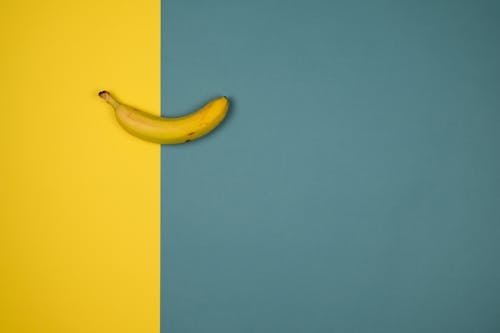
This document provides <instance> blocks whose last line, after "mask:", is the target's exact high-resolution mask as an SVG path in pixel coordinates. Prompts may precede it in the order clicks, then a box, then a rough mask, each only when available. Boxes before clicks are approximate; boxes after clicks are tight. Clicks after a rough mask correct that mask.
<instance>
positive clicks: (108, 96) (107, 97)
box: [99, 90, 120, 109]
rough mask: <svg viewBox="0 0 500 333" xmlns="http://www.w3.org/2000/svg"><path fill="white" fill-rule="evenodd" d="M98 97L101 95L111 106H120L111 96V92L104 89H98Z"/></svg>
mask: <svg viewBox="0 0 500 333" xmlns="http://www.w3.org/2000/svg"><path fill="white" fill-rule="evenodd" d="M99 97H101V98H102V99H103V100H105V101H106V102H108V103H109V104H111V106H112V107H113V108H115V109H116V108H117V107H118V106H120V103H118V102H117V101H116V100H115V99H114V98H113V96H111V94H110V93H109V92H108V91H106V90H103V91H100V92H99Z"/></svg>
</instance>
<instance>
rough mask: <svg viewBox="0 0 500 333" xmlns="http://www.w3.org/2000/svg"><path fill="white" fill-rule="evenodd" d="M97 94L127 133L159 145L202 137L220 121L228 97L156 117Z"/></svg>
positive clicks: (106, 95)
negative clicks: (185, 111)
mask: <svg viewBox="0 0 500 333" xmlns="http://www.w3.org/2000/svg"><path fill="white" fill-rule="evenodd" d="M99 96H100V97H101V98H102V99H104V100H105V101H106V102H108V103H109V104H110V105H111V106H112V107H113V109H114V110H115V115H116V119H117V120H118V122H119V123H120V125H121V126H122V127H123V128H124V129H125V130H126V131H127V132H129V133H131V134H133V135H135V136H137V137H139V138H141V139H143V140H147V141H151V142H156V143H161V144H179V143H185V142H190V141H193V140H196V139H198V138H201V137H202V136H204V135H206V134H208V133H209V132H211V131H212V130H213V129H214V128H216V127H217V126H218V125H219V124H220V123H221V122H222V120H223V119H224V117H225V116H226V114H227V111H228V108H229V100H228V98H227V97H225V96H224V97H219V98H216V99H214V100H212V101H210V102H208V103H207V104H206V105H205V106H203V107H202V108H201V109H199V110H197V111H195V112H193V113H190V114H187V115H185V116H181V117H159V116H155V115H152V114H149V113H147V112H144V111H141V110H137V109H135V108H133V107H131V106H128V105H125V104H122V103H120V102H118V101H117V100H116V99H114V98H113V96H111V94H110V93H109V92H107V91H101V92H100V93H99Z"/></svg>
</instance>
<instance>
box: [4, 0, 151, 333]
mask: <svg viewBox="0 0 500 333" xmlns="http://www.w3.org/2000/svg"><path fill="white" fill-rule="evenodd" d="M0 16H1V20H0V33H1V35H0V37H1V40H0V41H1V52H0V77H1V83H0V85H1V87H0V112H1V118H0V148H1V157H2V160H1V163H0V174H1V184H0V205H1V209H0V226H1V230H0V259H1V274H0V288H1V289H0V295H1V296H0V332H6V333H7V332H8V333H17V332H30V333H42V332H51V333H58V332H64V333H68V332H71V333H77V332H86V333H89V332H91V333H99V332H107V333H110V332H120V333H124V332H141V333H143V332H144V333H147V332H159V306H160V305H159V294H160V293H159V278H160V277H159V271H160V267H159V262H160V259H159V253H160V251H159V248H160V233H159V230H160V147H159V146H158V145H155V144H150V143H147V142H142V141H140V140H138V139H136V138H134V137H131V136H130V135H128V134H127V133H126V132H125V131H123V130H122V129H121V128H120V127H119V125H118V124H117V122H116V121H115V119H114V117H113V114H112V111H111V108H110V106H109V105H107V104H105V103H104V101H102V100H101V99H99V98H98V96H97V92H98V91H99V90H101V89H108V90H110V91H111V92H114V93H115V94H116V96H117V97H118V98H120V99H121V100H123V101H124V102H127V103H128V104H132V105H135V106H139V107H141V108H144V109H147V110H149V111H151V112H153V113H157V114H159V111H160V2H159V1H158V0H126V1H124V0H104V1H102V0H90V1H89V0H87V1H54V0H49V1H35V0H28V1H2V2H1V4H0Z"/></svg>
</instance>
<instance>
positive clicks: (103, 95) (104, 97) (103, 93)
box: [99, 90, 111, 100]
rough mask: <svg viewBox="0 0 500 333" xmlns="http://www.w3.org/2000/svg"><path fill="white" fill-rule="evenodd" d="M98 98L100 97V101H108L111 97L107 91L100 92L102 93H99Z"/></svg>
mask: <svg viewBox="0 0 500 333" xmlns="http://www.w3.org/2000/svg"><path fill="white" fill-rule="evenodd" d="M99 97H101V98H102V99H105V100H108V99H109V97H111V95H110V94H109V92H108V91H106V90H102V91H99Z"/></svg>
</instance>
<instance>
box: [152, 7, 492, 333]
mask: <svg viewBox="0 0 500 333" xmlns="http://www.w3.org/2000/svg"><path fill="white" fill-rule="evenodd" d="M162 8H163V18H162V24H163V27H162V48H163V55H162V61H163V67H162V68H163V71H162V76H163V87H162V103H163V106H162V112H163V113H164V114H169V115H173V114H182V113H187V112H190V111H192V110H193V109H195V108H196V107H198V106H199V105H202V104H203V103H205V102H206V101H207V100H208V99H210V98H212V97H214V96H217V95H222V94H224V95H228V96H230V98H231V99H232V101H233V107H232V109H231V111H230V112H231V116H230V118H229V119H228V120H227V122H225V123H224V125H223V126H222V127H221V128H220V129H219V130H217V131H216V132H215V133H213V135H211V136H209V137H207V138H206V139H203V140H201V141H198V142H192V143H189V144H188V145H184V146H181V147H165V148H164V149H163V151H162V153H163V155H162V172H163V182H162V195H163V196H162V209H163V210H162V211H163V221H162V223H163V232H162V237H163V238H162V241H163V250H162V251H163V252H162V256H163V258H162V264H163V278H162V286H163V293H162V317H161V319H162V331H163V332H167V333H198V332H204V333H212V332H214V333H229V332H231V333H234V332H238V333H250V332H259V333H303V332H311V333H319V332H322V333H323V332H324V333H331V332H341V333H359V332H370V333H375V332H381V333H382V332H383V333H401V332H404V333H409V332H415V333H416V332H428V333H434V332H435V333H438V332H455V333H458V332H463V333H466V332H467V333H468V332H482V333H485V332H489V333H494V332H499V331H500V285H499V284H498V281H500V263H499V260H498V254H499V253H500V242H499V241H498V240H499V239H500V173H499V170H500V150H499V143H500V111H499V110H500V62H499V59H500V35H499V31H500V5H499V3H498V2H495V1H474V2H470V1H451V0H450V1H445V0H440V1H423V2H415V1H413V2H410V1H381V0H377V1H351V0H349V1H320V0H311V1H273V0H271V1H270V0H254V1H243V0H236V1H234V0H232V1H227V0H212V1H201V0H191V1H185V0H166V1H164V2H163V4H162Z"/></svg>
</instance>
